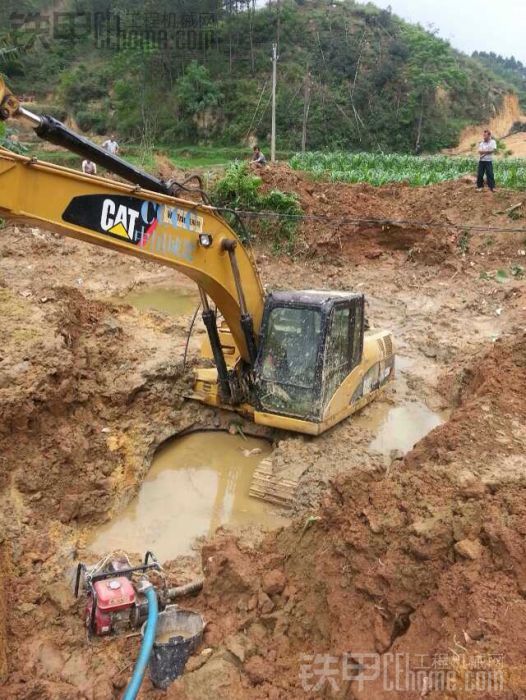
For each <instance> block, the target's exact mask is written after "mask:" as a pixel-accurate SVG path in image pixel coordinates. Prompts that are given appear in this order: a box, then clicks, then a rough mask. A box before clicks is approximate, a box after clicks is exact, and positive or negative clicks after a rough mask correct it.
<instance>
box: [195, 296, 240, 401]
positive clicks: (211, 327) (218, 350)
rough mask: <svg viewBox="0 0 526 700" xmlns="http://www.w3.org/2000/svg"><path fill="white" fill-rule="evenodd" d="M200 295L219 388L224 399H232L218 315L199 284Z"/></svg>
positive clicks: (202, 315)
mask: <svg viewBox="0 0 526 700" xmlns="http://www.w3.org/2000/svg"><path fill="white" fill-rule="evenodd" d="M199 295H200V297H201V304H202V306H203V313H202V314H201V317H202V319H203V323H204V324H205V327H206V330H207V333H208V340H209V341H210V347H211V348H212V355H213V356H214V362H215V365H216V367H217V379H218V382H219V389H220V392H221V395H222V398H223V400H224V401H229V400H231V399H232V392H231V390H230V382H229V379H228V368H227V366H226V362H225V356H224V355H223V348H222V347H221V341H220V339H219V332H218V330H217V323H216V317H215V314H214V312H213V311H212V309H211V308H210V304H209V303H208V297H207V296H206V293H205V291H204V290H203V289H202V288H201V287H200V286H199Z"/></svg>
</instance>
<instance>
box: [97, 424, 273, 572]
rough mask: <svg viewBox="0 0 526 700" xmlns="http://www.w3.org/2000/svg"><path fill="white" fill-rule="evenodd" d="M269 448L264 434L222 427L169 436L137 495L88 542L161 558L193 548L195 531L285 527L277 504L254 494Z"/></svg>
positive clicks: (102, 550) (100, 547) (99, 547)
mask: <svg viewBox="0 0 526 700" xmlns="http://www.w3.org/2000/svg"><path fill="white" fill-rule="evenodd" d="M270 451H271V446H270V445H269V443H268V442H266V441H265V440H258V439H255V438H247V439H243V438H242V437H241V436H238V435H229V434H227V433H222V432H208V433H206V432H204V433H194V434H192V435H188V436H186V437H182V438H179V439H176V440H173V441H171V442H169V443H168V444H167V445H165V446H164V447H162V448H161V449H160V450H159V452H158V453H157V455H156V456H155V458H154V461H153V464H152V467H151V469H150V471H149V473H148V476H147V477H146V479H145V481H144V483H143V485H142V486H141V490H140V491H139V494H138V496H137V497H136V498H135V499H134V500H133V501H132V502H131V503H130V505H129V506H128V507H127V508H126V509H125V510H124V511H123V512H122V513H121V514H119V515H118V516H117V517H116V518H114V519H113V520H112V521H111V522H110V523H107V524H105V525H103V526H102V527H100V528H98V530H97V532H96V533H95V535H94V537H93V538H92V539H91V540H90V541H89V542H88V547H89V549H91V550H92V551H94V552H96V553H98V554H103V553H106V552H109V551H111V550H114V549H124V550H125V551H127V552H141V553H143V552H145V551H146V550H148V549H151V550H153V552H154V553H155V554H156V556H157V557H158V558H159V559H160V560H167V559H170V558H172V557H175V556H177V555H179V554H187V553H189V552H190V551H191V546H192V543H193V541H194V540H195V538H196V537H199V536H201V535H211V534H212V533H213V532H214V531H215V530H216V528H217V527H219V526H220V525H227V526H229V527H233V528H238V527H241V526H246V525H258V526H259V527H261V528H262V529H266V530H269V529H272V528H274V527H279V526H280V525H281V524H283V523H284V522H285V521H284V520H283V519H282V518H280V517H279V516H278V515H277V514H276V513H275V512H274V509H273V507H272V506H270V505H268V504H266V503H263V502H261V501H258V500H256V499H253V498H250V497H249V495H248V491H249V487H250V483H251V480H252V475H253V473H254V469H255V468H256V466H257V465H258V464H259V462H260V461H261V460H262V459H263V458H264V457H266V456H267V455H268V454H269V453H270Z"/></svg>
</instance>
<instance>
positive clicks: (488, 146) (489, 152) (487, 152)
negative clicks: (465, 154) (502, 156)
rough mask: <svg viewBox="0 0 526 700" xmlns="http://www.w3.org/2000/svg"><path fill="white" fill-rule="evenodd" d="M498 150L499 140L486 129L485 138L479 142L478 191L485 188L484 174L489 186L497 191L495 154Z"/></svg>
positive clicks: (493, 190)
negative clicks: (494, 172)
mask: <svg viewBox="0 0 526 700" xmlns="http://www.w3.org/2000/svg"><path fill="white" fill-rule="evenodd" d="M496 150H497V142H496V141H495V139H494V138H493V137H492V136H491V131H490V130H489V129H485V130H484V134H483V140H482V141H481V142H480V143H479V156H480V160H479V169H478V173H477V192H482V190H483V189H484V175H486V180H487V183H488V187H489V188H490V190H491V191H492V192H495V176H494V174H493V154H494V153H495V151H496Z"/></svg>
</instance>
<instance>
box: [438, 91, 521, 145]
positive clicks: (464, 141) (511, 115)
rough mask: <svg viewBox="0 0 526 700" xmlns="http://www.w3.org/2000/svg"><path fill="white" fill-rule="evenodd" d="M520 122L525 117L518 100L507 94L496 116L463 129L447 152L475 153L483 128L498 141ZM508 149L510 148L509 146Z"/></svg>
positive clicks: (511, 94)
mask: <svg viewBox="0 0 526 700" xmlns="http://www.w3.org/2000/svg"><path fill="white" fill-rule="evenodd" d="M521 121H526V115H524V114H523V113H522V110H521V107H520V103H519V98H518V97H517V95H515V94H513V93H509V94H508V95H505V96H504V100H503V103H502V107H501V109H500V110H499V112H498V114H496V115H495V116H493V117H492V118H491V119H490V121H489V123H488V124H476V125H473V126H468V127H466V128H465V129H463V131H462V133H461V135H460V137H459V144H458V146H457V147H456V148H451V149H448V150H447V152H448V153H453V154H460V153H475V152H476V144H478V143H479V142H480V141H481V140H482V139H481V133H482V130H483V129H484V128H489V129H490V131H491V132H492V133H493V134H494V135H495V136H496V137H497V138H498V139H502V138H503V137H504V136H506V135H507V134H509V132H510V130H511V128H512V127H513V125H514V124H515V123H516V122H521ZM505 143H507V142H505ZM509 147H510V148H511V146H509ZM514 155H520V153H517V154H515V153H514Z"/></svg>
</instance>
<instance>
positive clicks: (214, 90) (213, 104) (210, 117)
mask: <svg viewBox="0 0 526 700" xmlns="http://www.w3.org/2000/svg"><path fill="white" fill-rule="evenodd" d="M175 95H176V98H177V104H178V109H179V112H180V113H181V115H182V116H184V117H187V118H189V119H190V120H191V123H192V124H193V126H194V128H195V131H197V134H203V135H205V136H208V135H209V134H210V131H211V130H212V128H213V126H214V122H215V118H214V113H215V111H216V110H217V108H218V107H219V105H220V103H221V101H222V99H223V96H222V94H221V92H220V90H219V88H218V87H217V85H216V83H215V82H214V81H213V80H212V78H211V77H210V73H209V71H208V68H206V66H202V65H199V63H197V61H192V62H191V63H189V65H188V66H187V68H186V70H185V72H184V74H183V75H182V76H181V77H180V78H179V80H177V82H176V84H175ZM189 135H190V134H189Z"/></svg>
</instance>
